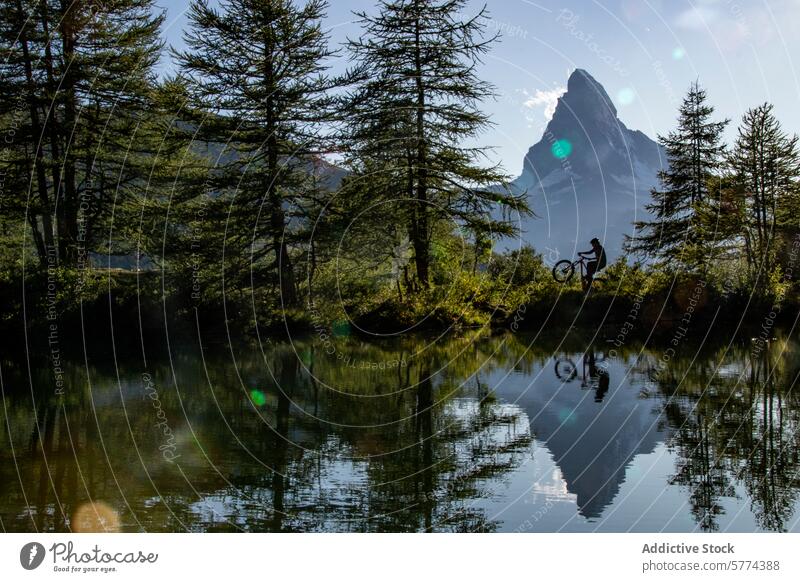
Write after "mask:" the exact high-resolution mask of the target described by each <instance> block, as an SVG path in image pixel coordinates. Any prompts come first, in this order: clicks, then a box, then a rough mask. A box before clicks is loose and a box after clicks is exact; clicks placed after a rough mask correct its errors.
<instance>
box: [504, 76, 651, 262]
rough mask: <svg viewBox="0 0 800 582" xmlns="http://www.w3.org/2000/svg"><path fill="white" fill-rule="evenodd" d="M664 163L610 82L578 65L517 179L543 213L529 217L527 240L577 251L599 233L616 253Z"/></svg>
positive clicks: (537, 245) (524, 236)
mask: <svg viewBox="0 0 800 582" xmlns="http://www.w3.org/2000/svg"><path fill="white" fill-rule="evenodd" d="M663 163H664V156H663V152H662V150H661V148H660V146H659V145H658V144H656V143H655V142H654V141H653V140H651V139H650V138H649V137H647V136H646V135H645V134H643V133H642V132H641V131H634V130H630V129H628V128H627V127H625V124H623V123H622V122H621V121H620V120H619V118H618V117H617V110H616V108H615V107H614V104H613V103H612V102H611V99H610V98H609V96H608V94H607V93H606V91H605V89H604V88H603V86H602V85H600V83H598V82H597V81H595V80H594V78H592V76H591V75H589V73H587V72H586V71H584V70H582V69H577V70H576V71H575V72H573V73H572V75H571V76H570V78H569V81H568V85H567V92H566V93H565V94H564V95H563V96H562V97H561V98H560V99H559V100H558V105H557V107H556V110H555V113H554V115H553V118H552V119H551V120H550V122H549V123H548V125H547V128H546V129H545V132H544V135H543V136H542V138H541V140H540V141H539V142H538V143H537V144H535V145H534V146H533V147H531V148H530V150H528V153H527V155H526V156H525V160H524V164H523V170H522V175H520V176H519V177H518V178H517V179H516V180H515V181H514V183H513V186H514V187H515V189H516V190H518V191H527V192H528V202H529V203H530V204H531V206H532V208H533V210H534V212H535V213H536V214H537V215H538V216H539V217H540V218H533V219H526V220H525V221H524V222H523V224H522V230H523V234H522V240H524V241H526V242H528V243H531V244H532V245H533V246H534V247H535V248H536V249H538V250H539V251H545V249H546V248H547V247H549V248H551V249H557V250H558V251H559V254H560V255H562V256H564V255H567V256H572V254H573V251H574V249H575V247H576V246H577V247H579V250H586V248H588V246H587V243H588V241H589V240H590V239H591V238H593V237H595V236H596V237H598V238H600V240H601V241H604V244H605V246H606V247H607V248H608V249H609V251H610V254H611V255H612V257H611V258H612V259H613V258H615V256H616V255H617V254H618V253H619V251H620V249H621V245H622V241H623V235H624V234H631V233H632V226H631V223H632V221H633V220H634V218H635V217H640V216H641V215H642V213H643V212H644V204H645V203H647V202H648V201H649V200H650V194H649V191H650V189H651V188H652V187H653V186H655V185H656V183H657V172H658V171H659V170H660V169H661V168H662V165H663ZM511 244H513V243H511ZM508 245H509V243H507V246H508Z"/></svg>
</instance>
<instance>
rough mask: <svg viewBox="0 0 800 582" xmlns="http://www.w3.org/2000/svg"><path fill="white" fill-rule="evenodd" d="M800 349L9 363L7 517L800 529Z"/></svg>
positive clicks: (356, 344)
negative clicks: (57, 365)
mask: <svg viewBox="0 0 800 582" xmlns="http://www.w3.org/2000/svg"><path fill="white" fill-rule="evenodd" d="M799 347H800V346H798V345H797V344H796V343H795V342H794V341H792V340H788V339H780V338H779V339H778V340H777V341H775V342H773V343H772V344H771V345H770V346H769V348H768V349H764V350H757V349H753V346H752V345H751V344H750V343H749V342H748V343H745V342H742V343H739V344H733V345H727V344H726V345H722V346H719V347H710V346H705V347H703V348H702V349H699V350H698V349H686V350H685V351H686V353H685V354H683V355H675V356H672V355H671V354H669V357H665V354H666V353H667V352H665V351H664V349H663V348H661V349H659V348H643V347H642V346H636V345H630V346H627V347H620V348H614V347H613V346H612V345H611V344H609V343H607V342H604V341H603V340H599V339H594V340H589V339H587V337H583V336H581V334H575V335H572V336H569V337H568V338H566V339H559V340H554V341H545V340H542V339H541V338H535V337H533V336H524V335H511V334H507V335H494V336H492V335H487V334H479V333H476V334H474V335H470V334H467V335H464V336H460V337H453V338H449V339H442V338H426V337H414V338H404V339H400V340H387V341H381V342H366V341H364V340H362V339H358V338H355V337H352V336H350V337H346V336H343V337H338V338H336V339H334V340H332V341H330V342H326V343H320V342H318V341H314V340H313V339H301V340H297V341H294V342H292V343H276V342H269V343H267V344H262V345H261V346H259V345H246V346H237V347H235V348H231V347H230V346H226V345H224V344H219V345H207V346H199V345H197V344H196V342H192V341H188V342H185V344H184V345H182V346H179V347H175V345H173V346H172V351H171V355H170V357H165V358H161V359H159V360H154V359H152V357H151V358H150V359H148V361H147V363H145V362H144V359H143V358H142V356H141V355H139V357H126V358H125V359H118V360H117V362H116V364H115V363H114V362H113V360H108V359H104V358H97V361H91V360H89V361H88V362H83V361H74V362H63V368H64V376H63V382H64V389H63V395H59V394H57V390H56V387H55V383H54V377H53V374H52V370H51V369H50V368H49V366H48V365H47V364H46V363H45V364H44V365H42V364H41V363H39V364H35V363H34V365H33V371H32V372H31V375H30V376H29V375H28V372H27V369H26V368H25V367H24V366H20V365H19V362H17V364H16V365H15V364H14V363H12V362H3V367H2V372H3V375H2V379H3V385H2V388H3V398H2V400H3V418H2V420H3V428H2V430H0V455H2V459H0V525H1V526H2V529H3V530H5V531H64V530H69V529H73V530H80V529H81V528H82V527H83V526H82V525H81V524H82V523H88V524H89V525H88V526H86V527H88V528H91V527H92V524H94V527H96V526H97V525H98V524H99V525H100V526H101V527H105V528H108V529H121V530H123V531H186V530H189V531H244V530H252V531H403V532H405V531H426V530H427V531H545V532H553V531H673V532H687V531H745V532H748V531H761V530H767V531H786V530H795V531H800V526H798V518H800V512H799V511H798V505H799V503H798V490H799V489H800V477H799V476H798V468H800V458H798V450H799V449H798V445H799V444H800V442H798V441H799V440H800V436H798V432H797V430H798V427H799V426H798V422H799V421H800V398H798V394H797V391H796V390H794V389H793V387H794V384H795V381H796V378H797V375H798V370H800V365H799V364H800V353H799V352H798V348H799ZM92 502H94V503H96V505H88V504H90V503H92Z"/></svg>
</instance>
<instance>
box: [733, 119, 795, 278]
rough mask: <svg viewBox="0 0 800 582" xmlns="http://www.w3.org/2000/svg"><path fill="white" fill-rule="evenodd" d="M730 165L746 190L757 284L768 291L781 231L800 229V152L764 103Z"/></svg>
mask: <svg viewBox="0 0 800 582" xmlns="http://www.w3.org/2000/svg"><path fill="white" fill-rule="evenodd" d="M728 163H729V167H730V170H731V173H732V179H733V183H734V185H735V188H736V191H737V192H739V193H740V195H741V200H742V208H743V212H742V213H741V215H740V216H741V219H742V220H741V227H740V228H741V230H740V232H741V236H742V238H743V241H744V247H745V254H746V256H747V262H748V267H749V275H750V278H751V283H752V284H753V285H755V286H757V287H760V288H762V289H763V287H764V285H766V282H767V280H768V278H769V276H770V275H771V274H772V272H773V271H774V269H775V267H776V258H777V253H778V250H779V248H778V247H779V242H780V240H781V234H782V233H783V232H785V231H797V226H798V218H797V214H796V210H797V209H798V201H797V198H798V180H800V151H798V137H797V136H796V135H788V134H787V133H786V132H785V131H784V130H783V128H782V127H781V124H780V122H779V121H778V120H777V119H776V118H775V115H774V113H773V106H772V105H771V104H769V103H764V104H763V105H759V106H758V107H754V108H752V109H749V110H748V111H747V112H746V113H745V114H744V116H743V117H742V122H741V125H740V126H739V130H738V137H737V139H736V142H735V143H734V146H733V148H732V151H731V152H730V155H729V156H728Z"/></svg>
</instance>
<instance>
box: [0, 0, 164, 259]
mask: <svg viewBox="0 0 800 582" xmlns="http://www.w3.org/2000/svg"><path fill="white" fill-rule="evenodd" d="M0 12H2V14H3V18H2V25H0V36H1V37H2V39H3V41H4V42H3V45H4V46H7V47H8V49H7V51H4V52H5V55H4V56H7V58H5V59H4V61H3V65H2V70H1V72H0V76H1V77H2V81H3V82H2V89H0V93H2V94H1V95H0V97H2V98H0V101H1V102H2V103H3V106H2V109H1V110H0V115H2V116H5V117H6V118H8V119H11V118H13V122H12V123H13V125H14V127H15V128H16V134H15V139H14V140H13V141H12V143H10V144H7V145H8V146H9V147H8V151H7V153H6V155H5V156H4V164H5V167H6V168H7V171H8V172H9V173H14V174H16V175H23V176H28V177H29V179H28V180H27V181H28V184H29V188H26V190H25V191H24V193H23V194H22V196H23V197H25V198H26V200H25V204H26V206H27V207H28V208H29V209H30V211H31V212H30V218H29V222H30V227H31V233H32V238H33V240H34V242H35V243H36V248H37V249H38V252H39V254H40V257H41V258H42V262H43V263H44V262H45V257H44V255H43V253H45V254H47V258H49V259H56V260H57V261H58V263H60V264H62V265H65V266H75V265H87V264H88V256H89V253H90V252H92V251H96V250H101V249H103V246H104V245H106V243H104V242H103V241H108V240H110V237H109V232H108V228H110V221H111V218H112V216H113V212H114V208H115V205H116V204H118V203H120V202H121V201H122V200H124V199H125V198H126V197H127V196H128V195H130V194H132V193H137V192H141V190H142V188H143V186H144V184H145V181H144V180H142V179H141V178H142V171H141V169H142V165H141V164H142V163H146V162H145V158H146V156H145V155H144V154H145V151H144V150H145V149H147V147H146V145H145V143H147V140H145V139H143V133H144V130H143V125H142V124H144V125H145V126H146V125H147V123H148V121H147V115H145V114H148V115H149V114H152V106H151V105H152V101H151V97H152V94H151V91H152V89H153V86H154V84H155V74H154V67H155V65H156V63H157V60H158V58H159V55H160V50H161V41H160V38H159V28H160V26H161V23H162V22H163V18H164V16H163V13H162V12H160V11H158V10H156V7H155V2H154V1H153V0H119V1H115V2H102V3H83V2H63V1H60V0H58V1H57V0H41V1H37V2H33V1H30V0H3V1H2V2H0ZM150 143H153V141H152V140H151V141H150ZM106 248H107V245H106Z"/></svg>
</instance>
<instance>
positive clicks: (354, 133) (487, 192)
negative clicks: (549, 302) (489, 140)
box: [347, 0, 528, 287]
mask: <svg viewBox="0 0 800 582" xmlns="http://www.w3.org/2000/svg"><path fill="white" fill-rule="evenodd" d="M467 13H468V10H467V2H466V1H465V0H391V1H389V0H383V1H381V2H380V3H379V5H378V12H377V14H375V15H370V14H366V13H358V14H357V16H358V18H359V19H360V21H361V25H362V27H363V32H362V34H361V36H360V37H359V38H357V39H354V40H350V41H349V42H348V48H349V51H350V54H351V58H352V60H353V62H354V72H355V75H356V77H357V78H359V79H360V82H359V83H358V85H357V88H356V89H355V90H354V91H352V92H351V95H350V101H349V108H348V119H349V123H348V124H347V137H348V139H349V141H350V143H351V144H352V145H351V148H350V149H349V153H350V155H351V164H352V168H353V170H354V172H355V174H356V175H358V174H359V173H366V174H368V175H366V176H365V179H366V180H368V181H369V183H370V185H371V192H370V198H369V199H370V200H371V201H372V202H373V203H374V204H376V208H377V207H378V205H377V203H379V202H380V201H388V202H392V201H395V202H396V204H394V206H393V210H392V211H391V212H390V211H388V208H389V206H386V205H383V207H382V209H381V210H376V212H383V213H384V215H383V219H384V220H388V221H395V222H397V223H398V224H401V225H402V226H403V228H404V229H406V231H407V233H408V237H409V240H410V243H411V247H412V248H413V261H414V265H415V270H416V282H417V283H418V285H419V286H421V287H428V286H429V285H430V277H431V262H432V256H431V241H432V236H433V233H434V231H435V229H436V227H437V225H440V224H441V223H442V222H444V221H448V220H450V221H452V222H453V223H454V224H455V225H458V226H459V228H463V229H465V230H467V231H468V232H472V233H477V236H482V235H487V236H493V237H496V236H499V235H513V234H515V232H516V231H515V229H514V227H513V225H512V224H511V222H510V221H507V220H503V219H498V218H497V217H498V216H500V215H501V211H500V209H501V208H505V209H512V210H515V211H518V212H523V213H524V212H528V208H527V205H526V202H525V197H524V196H517V195H514V194H512V193H511V192H510V190H509V189H508V188H506V187H505V186H504V184H507V183H508V176H506V175H505V174H504V173H503V172H502V171H501V170H500V168H499V167H497V166H495V165H492V164H489V163H488V161H487V160H488V156H487V154H488V152H487V148H485V147H481V146H475V145H470V144H472V143H474V142H475V140H476V138H478V137H479V136H480V135H481V134H482V133H483V132H484V130H486V129H487V128H489V127H490V126H491V121H490V119H489V117H488V116H487V115H486V114H485V113H484V112H482V111H481V109H480V105H481V102H482V101H483V100H485V99H489V98H492V97H493V96H494V94H495V93H494V88H493V87H492V85H491V84H489V83H487V82H486V81H483V80H481V78H480V77H479V67H480V66H481V64H482V62H481V59H482V57H483V55H485V54H486V52H487V51H488V50H489V49H490V47H491V46H492V44H493V42H494V41H495V40H496V37H494V36H492V37H487V36H486V34H485V33H486V27H487V18H488V16H487V13H486V10H485V8H484V9H482V10H480V11H479V12H478V13H477V14H475V15H472V16H466V17H465V16H464V15H465V14H467Z"/></svg>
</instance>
